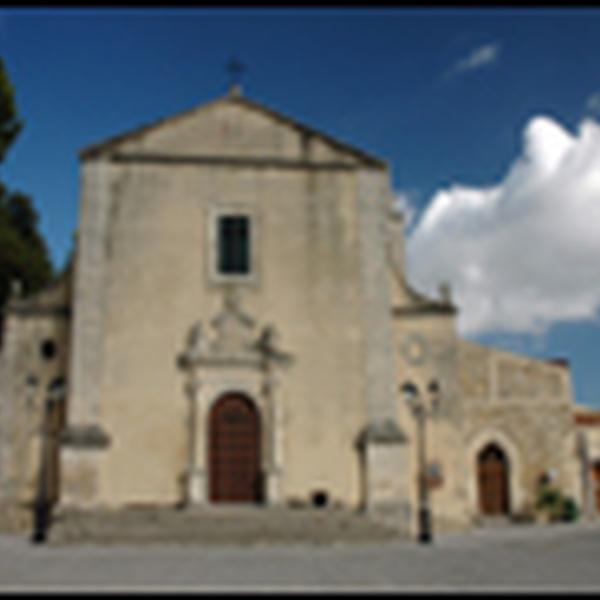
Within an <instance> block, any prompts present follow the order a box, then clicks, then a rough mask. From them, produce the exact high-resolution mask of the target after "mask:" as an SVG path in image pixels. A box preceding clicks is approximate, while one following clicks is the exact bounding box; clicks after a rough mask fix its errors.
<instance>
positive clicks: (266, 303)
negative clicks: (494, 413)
mask: <svg viewBox="0 0 600 600" xmlns="http://www.w3.org/2000/svg"><path fill="white" fill-rule="evenodd" d="M323 144H324V142H322V141H321V140H319V139H316V138H315V139H312V140H311V139H308V140H307V138H306V136H305V135H299V133H298V132H297V131H295V130H293V129H290V128H289V127H286V126H284V125H282V124H279V123H274V122H273V121H272V120H271V119H268V118H266V117H265V116H264V115H262V114H259V113H256V114H255V113H254V112H252V111H248V110H246V109H245V108H244V107H240V106H236V105H235V104H232V105H229V104H223V105H220V106H215V107H212V108H211V109H210V110H207V111H204V112H203V111H199V112H198V113H197V114H196V113H194V114H192V115H191V116H190V117H189V119H188V120H185V122H184V121H182V122H181V123H179V124H178V123H177V122H174V123H172V124H170V125H169V126H168V127H166V128H164V129H160V128H159V129H158V130H155V131H152V132H150V133H148V134H147V135H145V136H142V137H140V138H138V139H136V140H133V141H131V143H129V142H127V143H124V144H123V145H121V146H119V149H118V154H119V156H118V157H117V158H114V159H113V161H112V162H111V163H110V165H109V166H107V165H106V164H105V162H104V161H103V160H100V159H99V162H98V164H97V165H96V162H95V161H96V159H90V160H89V161H87V162H86V163H85V166H84V169H85V172H86V173H87V174H88V175H86V177H84V180H83V185H84V190H83V201H84V205H83V206H82V222H83V223H87V222H89V226H90V228H91V229H89V230H87V229H86V231H87V235H88V241H87V242H86V240H82V248H81V258H80V263H79V265H78V270H77V272H76V276H77V279H76V292H75V302H76V306H81V307H82V308H81V310H80V312H79V316H78V317H77V316H76V319H78V320H76V323H75V328H74V338H73V339H74V353H75V356H74V362H73V371H72V372H73V382H74V387H73V394H72V396H71V403H72V406H73V412H72V417H73V419H74V420H77V419H82V420H83V419H85V418H88V416H92V417H93V416H97V418H98V420H99V422H100V423H101V425H102V427H103V428H104V429H105V431H106V432H107V433H108V434H109V436H110V439H111V441H110V444H109V446H108V447H107V448H106V449H104V450H100V451H98V454H97V457H98V458H97V495H96V501H97V502H98V503H104V504H114V505H122V504H126V503H139V502H149V503H171V502H176V501H177V500H179V499H180V494H181V490H180V483H179V480H178V479H179V476H180V474H181V473H182V471H184V470H185V467H186V460H187V438H186V419H187V418H188V405H187V399H186V396H185V392H184V385H185V378H184V374H183V373H182V372H181V371H180V370H179V369H178V368H177V364H176V359H177V356H178V354H179V353H180V352H181V351H182V350H183V345H184V341H185V338H186V336H187V334H188V331H189V329H190V327H191V326H192V324H193V323H195V322H197V321H198V320H201V321H202V322H203V324H204V326H205V327H206V328H207V329H208V328H209V327H210V325H209V324H210V321H211V319H212V318H213V317H214V316H215V315H216V314H217V313H218V312H219V310H220V308H221V306H222V304H223V296H224V288H225V287H226V285H224V283H223V282H222V281H220V280H219V279H218V278H215V277H214V269H212V265H211V261H212V258H211V257H212V256H214V251H213V249H212V244H213V243H214V239H213V237H212V233H211V232H212V231H214V224H213V219H214V217H215V215H216V214H218V213H219V212H222V211H242V212H244V213H246V214H248V215H250V217H251V219H252V229H253V233H254V235H255V237H254V240H253V253H254V255H253V261H254V267H255V268H254V269H253V274H252V276H251V277H249V278H248V279H247V280H246V281H238V282H237V283H236V288H237V290H238V295H239V298H240V304H241V306H242V308H243V310H244V311H245V312H246V313H247V314H249V315H250V316H251V317H252V318H253V319H254V320H255V321H256V323H258V324H260V325H261V326H262V325H266V324H272V325H274V326H275V327H276V328H277V330H278V332H279V334H280V339H281V347H282V348H283V349H284V350H285V351H286V352H288V353H289V354H290V355H291V357H292V359H293V364H292V366H291V367H290V368H289V369H287V370H286V372H285V373H284V374H281V375H280V378H279V386H278V396H277V398H278V401H279V402H280V404H281V414H282V415H283V416H282V417H281V427H282V429H283V431H282V432H279V435H278V439H280V440H281V442H280V443H281V445H282V454H283V455H284V456H285V464H284V465H283V469H284V472H283V473H282V475H281V483H280V488H281V498H282V499H285V498H292V497H293V498H302V499H305V500H307V499H309V498H310V494H311V493H312V491H313V490H315V489H319V490H326V491H327V492H328V493H329V495H330V500H331V501H340V502H343V503H346V504H350V505H356V504H357V503H358V502H359V501H360V499H361V491H360V470H359V467H360V465H359V456H358V452H357V450H356V447H355V441H356V438H357V437H358V435H359V433H360V431H361V428H363V427H364V424H365V422H366V405H367V400H368V399H369V398H371V399H372V400H373V402H376V403H377V407H378V410H379V409H381V410H385V405H386V403H388V407H387V410H388V414H391V413H392V410H391V407H392V406H393V378H394V365H393V363H392V362H391V361H390V356H391V349H392V347H391V339H390V341H389V342H386V339H385V336H386V335H387V333H386V332H388V331H389V328H388V327H386V326H385V313H383V314H382V313H381V312H379V308H382V309H385V306H386V305H388V306H389V301H387V302H386V294H387V291H386V287H385V286H386V285H387V282H386V281H385V277H384V276H382V274H381V272H379V271H378V270H377V269H376V268H374V267H373V264H374V263H376V262H377V261H378V259H379V257H383V250H382V248H381V247H379V246H378V244H383V239H382V240H381V241H379V242H378V239H377V235H378V228H379V227H380V225H378V222H379V223H381V222H382V218H381V215H382V214H384V212H385V210H387V206H386V203H387V201H388V200H389V199H391V194H390V193H389V188H388V187H387V186H388V176H387V174H386V173H385V172H384V171H381V172H379V171H377V170H374V171H371V170H370V169H369V168H365V169H362V168H358V165H357V160H356V159H355V157H353V156H351V155H348V154H345V153H343V152H341V151H339V150H337V149H335V148H333V147H328V146H327V144H325V145H323ZM141 154H144V155H145V156H146V157H150V158H148V159H147V160H144V159H141V158H140V155H141ZM168 156H171V157H180V158H181V157H183V156H187V157H188V158H189V157H195V158H198V157H200V158H201V157H210V156H218V157H221V159H222V158H223V157H226V156H230V157H231V156H233V157H235V158H236V161H233V162H231V163H228V162H227V161H225V162H223V161H221V162H219V163H218V164H214V162H211V161H208V162H206V163H204V162H202V160H199V161H197V162H194V161H192V162H185V161H183V162H182V161H177V160H175V161H173V160H168V159H165V157H168ZM256 157H262V158H265V162H264V163H261V165H260V166H257V165H256V164H254V163H252V164H246V163H244V160H245V159H248V158H256ZM269 157H274V158H281V157H285V158H286V159H288V160H292V161H293V160H297V161H300V162H299V163H298V164H297V165H291V166H290V165H281V164H276V161H275V162H273V163H269V160H268V159H269ZM238 159H239V160H238ZM307 160H309V161H311V162H313V163H315V164H316V166H315V167H314V168H311V167H309V166H306V161H307ZM329 163H331V164H330V166H328V164H329ZM300 164H301V165H302V166H301V167H300V166H299V165H300ZM97 213H101V215H102V216H101V218H100V217H98V218H96V217H94V215H97ZM86 215H87V216H86ZM92 224H93V227H92ZM368 224H372V226H371V225H368ZM364 227H367V228H368V229H369V236H368V239H365V238H364V237H361V230H362V228H364ZM371 236H373V239H371ZM86 244H87V246H86ZM366 246H369V248H366ZM86 257H87V258H86ZM365 277H366V278H367V279H368V281H369V282H370V289H369V290H368V291H365V289H364V287H363V283H364V281H365ZM96 292H100V295H97V294H96ZM365 294H367V296H365ZM367 303H368V304H369V306H366V304H367ZM85 306H87V308H84V307H85ZM76 314H77V313H76ZM382 336H383V337H382ZM369 340H371V341H369ZM382 340H383V341H382ZM381 343H387V344H388V346H389V350H390V352H386V353H379V354H376V353H374V352H373V349H374V346H376V345H380V344H381ZM86 348H87V350H86ZM78 352H81V353H82V354H80V355H79V357H78ZM86 356H87V358H86ZM86 361H87V362H86ZM89 361H92V362H93V367H92V368H91V369H89V370H88V368H87V367H86V366H85V365H86V364H88V362H89ZM369 373H370V375H369ZM222 375H223V379H224V381H230V383H231V386H232V388H235V387H236V386H240V387H243V386H244V385H245V382H244V380H243V377H242V379H240V378H238V377H237V376H233V375H231V374H228V373H227V372H223V373H222ZM210 400H212V399H210ZM78 407H79V408H78ZM86 407H87V408H86ZM91 407H95V408H94V409H93V410H92V408H91ZM199 427H200V429H199V431H198V437H199V439H200V443H205V442H206V437H207V435H206V434H207V431H206V423H202V424H200V426H199ZM65 476H66V477H68V475H65Z"/></svg>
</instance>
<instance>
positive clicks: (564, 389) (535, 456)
mask: <svg viewBox="0 0 600 600" xmlns="http://www.w3.org/2000/svg"><path fill="white" fill-rule="evenodd" d="M459 379H460V389H461V393H462V395H463V407H464V436H465V438H464V439H465V447H466V461H467V469H468V472H469V473H471V475H470V480H469V511H470V513H471V514H472V515H475V514H477V512H478V508H477V506H478V504H477V501H478V490H477V487H476V482H475V474H476V456H477V453H478V452H479V451H480V450H481V449H482V448H483V447H484V446H485V445H486V444H487V443H489V442H493V441H496V442H498V443H499V445H500V446H501V447H502V448H503V450H505V452H506V453H507V454H508V459H509V463H510V470H511V477H510V478H511V485H510V494H511V511H512V512H520V511H523V510H529V509H531V508H532V507H533V505H534V503H535V498H536V491H537V486H538V482H539V478H540V476H541V475H542V474H544V473H552V474H554V475H555V477H556V479H555V483H556V484H557V485H558V486H559V487H560V488H561V489H562V490H563V491H564V492H565V493H568V494H570V495H572V496H574V497H575V498H577V499H578V500H579V493H580V489H579V485H578V473H577V470H578V460H577V453H576V440H575V432H574V426H573V416H572V415H573V403H572V396H571V380H570V373H569V369H568V367H565V366H563V365H557V364H552V363H549V362H545V361H541V360H535V359H532V358H528V357H524V356H519V355H516V354H513V353H510V352H506V351H501V350H497V349H491V348H485V347H483V346H479V345H476V344H473V343H471V342H466V341H462V342H461V343H460V367H459Z"/></svg>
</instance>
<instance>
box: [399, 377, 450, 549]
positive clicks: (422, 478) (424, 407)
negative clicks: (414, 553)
mask: <svg viewBox="0 0 600 600" xmlns="http://www.w3.org/2000/svg"><path fill="white" fill-rule="evenodd" d="M401 390H402V395H403V396H404V401H405V402H406V404H407V405H408V407H409V408H410V410H411V412H412V414H413V416H414V417H415V420H416V422H417V446H418V461H419V475H418V484H419V485H418V490H419V509H418V525H419V532H418V540H419V542H421V543H422V544H428V543H430V542H431V541H432V539H433V533H432V526H431V508H430V506H429V486H428V478H427V471H426V468H427V467H426V465H427V458H426V448H427V444H426V427H425V425H426V420H427V418H428V417H431V416H433V415H434V414H435V412H436V411H437V410H438V408H439V403H440V395H439V393H440V386H439V384H438V382H437V381H435V380H432V381H431V382H430V383H429V385H428V386H427V391H428V392H429V404H426V403H425V401H424V400H423V399H422V397H421V394H420V392H419V388H417V386H416V385H415V384H414V383H412V382H410V381H407V382H406V383H405V384H404V385H403V386H402V388H401Z"/></svg>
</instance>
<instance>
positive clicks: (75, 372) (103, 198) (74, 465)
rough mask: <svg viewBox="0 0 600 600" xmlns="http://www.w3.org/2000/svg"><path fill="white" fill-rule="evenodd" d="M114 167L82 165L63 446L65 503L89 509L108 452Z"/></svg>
mask: <svg viewBox="0 0 600 600" xmlns="http://www.w3.org/2000/svg"><path fill="white" fill-rule="evenodd" d="M110 170H111V166H110V163H109V162H108V161H106V160H94V161H88V162H86V163H84V165H83V178H82V201H81V220H80V227H79V237H78V248H77V262H76V264H75V281H74V298H73V304H74V306H75V307H76V308H75V311H74V315H73V329H72V338H71V350H72V352H71V357H72V358H71V364H70V373H69V382H70V390H69V399H68V407H69V409H68V410H69V412H68V423H67V429H66V432H65V436H64V440H63V444H64V446H65V448H64V450H63V453H62V455H63V472H64V481H65V485H64V486H63V490H64V491H63V502H64V503H65V504H80V503H83V504H90V503H91V502H93V498H94V497H95V495H96V493H97V481H96V479H97V461H98V456H97V455H98V450H100V449H102V448H104V447H106V445H107V444H108V441H109V440H108V436H107V435H106V433H105V432H104V431H103V430H102V427H101V423H100V421H99V418H100V401H101V399H100V394H101V389H102V369H103V349H104V310H105V294H106V271H107V268H106V267H107V265H106V263H107V255H106V248H107V234H108V225H109V223H108V222H109V214H110V202H111V172H110Z"/></svg>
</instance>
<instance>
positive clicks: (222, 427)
mask: <svg viewBox="0 0 600 600" xmlns="http://www.w3.org/2000/svg"><path fill="white" fill-rule="evenodd" d="M208 441H209V447H208V451H209V452H208V467H209V488H210V489H209V499H210V501H211V502H215V503H217V502H236V503H237V502H240V503H259V502H262V500H263V482H262V479H263V478H262V471H261V423H260V414H259V412H258V409H257V408H256V406H255V404H254V402H253V401H252V400H251V399H250V398H248V397H247V396H246V395H244V394H241V393H239V392H229V393H226V394H224V395H223V396H221V397H220V398H219V399H218V400H217V402H215V404H214V405H213V407H212V409H211V411H210V416H209V436H208Z"/></svg>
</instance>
